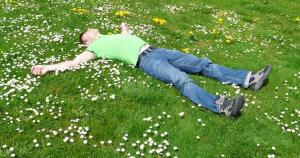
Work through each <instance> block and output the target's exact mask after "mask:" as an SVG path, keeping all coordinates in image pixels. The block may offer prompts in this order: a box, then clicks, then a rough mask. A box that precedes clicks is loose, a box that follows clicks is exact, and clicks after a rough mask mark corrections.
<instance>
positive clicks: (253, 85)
mask: <svg viewBox="0 0 300 158" xmlns="http://www.w3.org/2000/svg"><path fill="white" fill-rule="evenodd" d="M271 70H272V66H271V65H267V66H266V67H265V68H264V69H262V70H260V71H258V72H256V73H252V75H251V77H250V81H249V87H250V89H253V90H254V91H257V90H259V89H261V87H262V86H263V84H264V83H265V81H266V79H267V78H268V76H269V73H270V72H271Z"/></svg>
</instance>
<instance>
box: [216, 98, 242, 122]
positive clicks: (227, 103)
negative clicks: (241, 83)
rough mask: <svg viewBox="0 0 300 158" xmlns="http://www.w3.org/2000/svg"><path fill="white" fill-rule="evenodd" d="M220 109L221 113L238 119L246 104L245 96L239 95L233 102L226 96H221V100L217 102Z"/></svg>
mask: <svg viewBox="0 0 300 158" xmlns="http://www.w3.org/2000/svg"><path fill="white" fill-rule="evenodd" d="M215 103H216V105H217V106H218V108H219V113H220V114H223V115H225V116H228V117H230V116H231V117H237V116H239V114H240V111H241V109H242V107H243V105H244V103H245V98H244V96H241V95H238V96H236V97H235V98H233V99H232V100H228V99H227V98H225V97H224V96H220V98H219V99H217V100H216V101H215Z"/></svg>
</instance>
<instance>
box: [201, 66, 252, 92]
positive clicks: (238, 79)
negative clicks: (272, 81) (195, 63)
mask: <svg viewBox="0 0 300 158" xmlns="http://www.w3.org/2000/svg"><path fill="white" fill-rule="evenodd" d="M201 73H202V74H203V75H204V76H208V77H211V78H214V79H216V80H218V81H221V82H229V83H232V84H237V85H240V86H243V87H245V88H247V80H249V78H250V76H249V74H250V73H251V72H250V71H245V70H240V69H231V68H227V67H224V66H220V65H218V64H209V65H207V66H206V67H205V68H204V69H203V70H202V71H201Z"/></svg>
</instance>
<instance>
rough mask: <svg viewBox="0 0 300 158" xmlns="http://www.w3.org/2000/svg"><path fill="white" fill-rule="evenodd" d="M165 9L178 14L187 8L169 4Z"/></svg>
mask: <svg viewBox="0 0 300 158" xmlns="http://www.w3.org/2000/svg"><path fill="white" fill-rule="evenodd" d="M164 11H165V12H168V13H172V14H177V13H178V12H184V11H185V9H184V8H183V7H182V6H178V5H174V4H172V5H170V4H168V5H166V6H165V9H164Z"/></svg>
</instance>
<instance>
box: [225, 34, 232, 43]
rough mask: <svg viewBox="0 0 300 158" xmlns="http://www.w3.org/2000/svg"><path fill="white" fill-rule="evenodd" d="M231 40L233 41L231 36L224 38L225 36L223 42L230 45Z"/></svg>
mask: <svg viewBox="0 0 300 158" xmlns="http://www.w3.org/2000/svg"><path fill="white" fill-rule="evenodd" d="M232 40H233V38H232V36H230V35H226V36H225V42H226V43H231V42H232Z"/></svg>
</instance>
